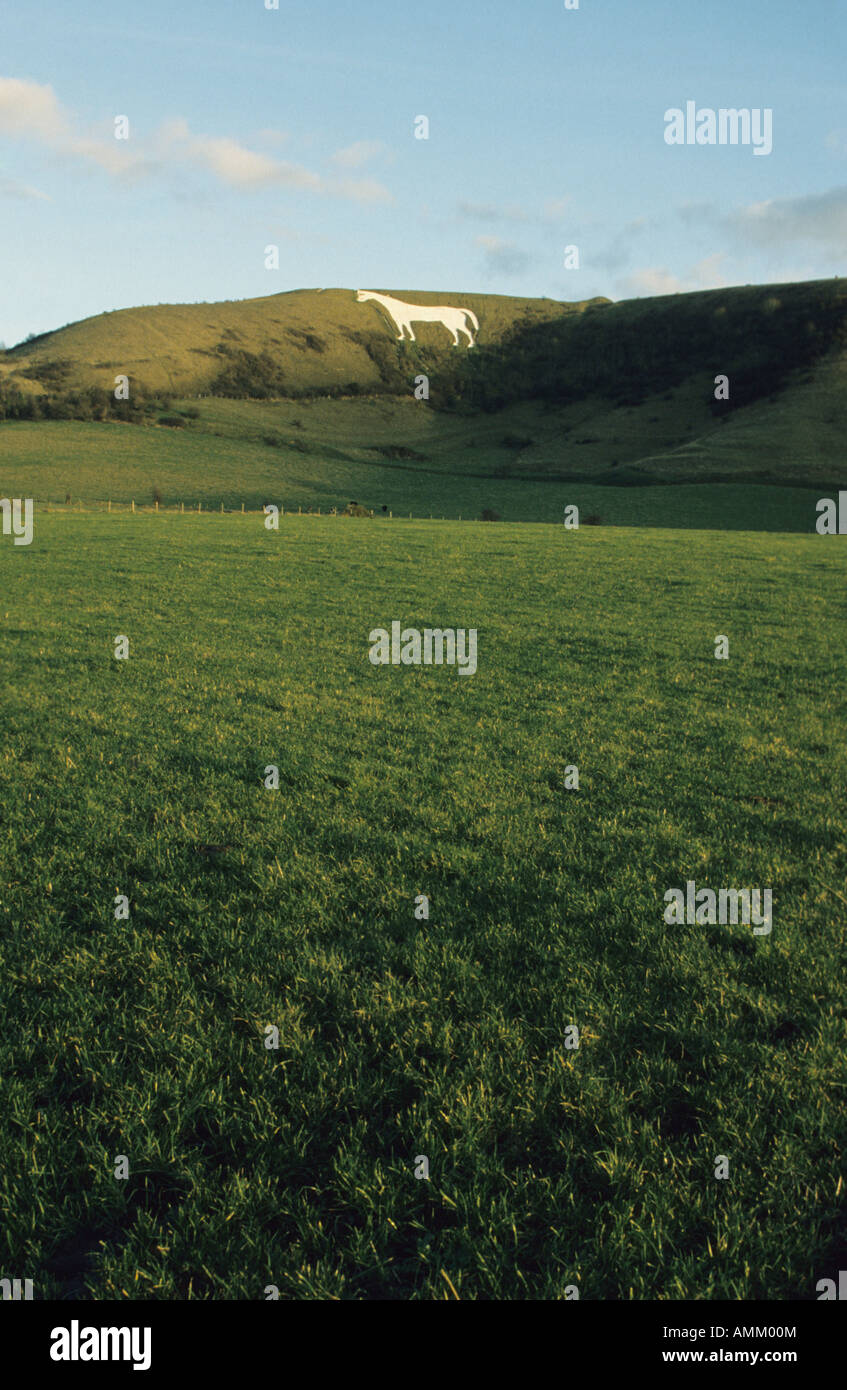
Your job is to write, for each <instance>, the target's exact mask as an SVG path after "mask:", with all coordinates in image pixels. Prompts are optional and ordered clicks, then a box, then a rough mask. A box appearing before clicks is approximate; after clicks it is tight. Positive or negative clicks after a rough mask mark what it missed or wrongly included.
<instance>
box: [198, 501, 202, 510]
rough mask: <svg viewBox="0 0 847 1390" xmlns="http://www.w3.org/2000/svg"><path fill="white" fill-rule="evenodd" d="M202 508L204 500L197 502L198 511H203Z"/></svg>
mask: <svg viewBox="0 0 847 1390" xmlns="http://www.w3.org/2000/svg"><path fill="white" fill-rule="evenodd" d="M202 510H203V503H202V502H198V503H197V511H198V512H202Z"/></svg>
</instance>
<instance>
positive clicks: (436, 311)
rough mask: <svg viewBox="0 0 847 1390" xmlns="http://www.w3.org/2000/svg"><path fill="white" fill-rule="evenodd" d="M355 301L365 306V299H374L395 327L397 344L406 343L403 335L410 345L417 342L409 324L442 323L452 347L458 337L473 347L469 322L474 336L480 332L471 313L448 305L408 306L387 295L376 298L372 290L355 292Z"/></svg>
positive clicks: (402, 301) (477, 321) (468, 310)
mask: <svg viewBox="0 0 847 1390" xmlns="http://www.w3.org/2000/svg"><path fill="white" fill-rule="evenodd" d="M356 298H357V300H358V301H359V303H360V304H364V302H365V300H367V299H375V300H376V302H377V304H381V305H382V307H383V309H384V310H385V312H386V313H387V314H389V315H390V317H391V318H392V319H393V320H394V324H395V327H397V328H399V330H400V332H399V333H398V334H397V337H398V339H399V341H400V342H404V341H405V335H406V333H408V334H409V338H410V340H411V341H412V342H413V343H416V342H417V338H416V337H415V334H414V330H413V328H412V323H413V322H417V323H441V324H443V325H444V327H445V328H446V329H447V331H448V332H449V333H452V334H453V346H454V347H458V346H459V334H460V333H464V334H465V335H466V336H467V338H468V339H469V342H468V347H469V348H472V347H473V346H474V338H473V333H472V331H471V329H470V328H469V327H468V322H469V321H470V323H471V324H472V325H473V327H474V328H475V329H476V331H477V333H478V332H479V320H478V319H477V316H476V314H475V313H474V312H473V310H472V309H454V308H451V306H450V305H449V304H407V303H406V302H405V300H403V299H392V297H391V295H390V294H377V293H376V291H375V290H357V291H356Z"/></svg>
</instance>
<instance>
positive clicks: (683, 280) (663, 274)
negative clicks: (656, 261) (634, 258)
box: [617, 251, 731, 298]
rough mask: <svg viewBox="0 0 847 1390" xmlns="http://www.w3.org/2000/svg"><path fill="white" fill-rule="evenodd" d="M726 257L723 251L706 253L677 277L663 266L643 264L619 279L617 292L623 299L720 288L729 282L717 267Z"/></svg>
mask: <svg viewBox="0 0 847 1390" xmlns="http://www.w3.org/2000/svg"><path fill="white" fill-rule="evenodd" d="M725 259H726V257H725V255H724V254H723V252H720V251H718V252H715V253H714V254H713V255H711V256H705V257H704V258H703V259H702V260H701V261H697V263H696V264H695V265H693V266H691V268H690V269H689V270H688V272H687V273H686V274H684V275H682V276H676V275H674V274H672V273H671V272H670V271H669V270H667V269H666V268H665V267H664V266H645V267H643V268H642V269H641V270H635V271H633V272H632V274H631V275H626V276H624V278H623V279H622V280H620V281H618V284H617V289H618V292H619V293H620V294H621V295H622V296H623V297H625V298H629V297H631V296H632V297H635V298H639V297H640V296H642V295H658V294H685V293H687V292H689V291H691V290H719V289H723V288H724V287H725V286H726V285H728V284H730V283H731V281H729V280H727V279H725V278H724V276H723V274H722V273H721V270H720V265H721V262H722V261H724V260H725Z"/></svg>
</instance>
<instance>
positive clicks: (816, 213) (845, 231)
mask: <svg viewBox="0 0 847 1390" xmlns="http://www.w3.org/2000/svg"><path fill="white" fill-rule="evenodd" d="M724 221H725V225H726V226H727V228H728V229H729V230H730V231H731V232H735V233H737V234H738V236H739V237H740V238H741V240H742V241H743V242H744V243H745V244H747V245H749V244H750V243H751V242H752V243H753V244H755V245H756V246H760V247H784V246H793V245H796V244H797V243H798V242H806V243H816V244H817V245H819V246H823V247H824V248H825V249H826V250H827V251H828V252H830V253H832V254H833V255H841V256H843V255H844V254H845V253H847V188H833V189H830V191H829V192H828V193H813V194H808V195H807V196H805V197H801V198H771V199H770V200H768V201H767V202H763V203H750V204H749V205H748V206H747V207H745V208H740V209H739V210H738V211H737V212H734V213H732V214H730V216H729V217H727V218H725V219H724Z"/></svg>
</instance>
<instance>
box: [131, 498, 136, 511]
mask: <svg viewBox="0 0 847 1390" xmlns="http://www.w3.org/2000/svg"><path fill="white" fill-rule="evenodd" d="M132 510H133V511H135V498H134V497H133V499H132Z"/></svg>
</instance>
